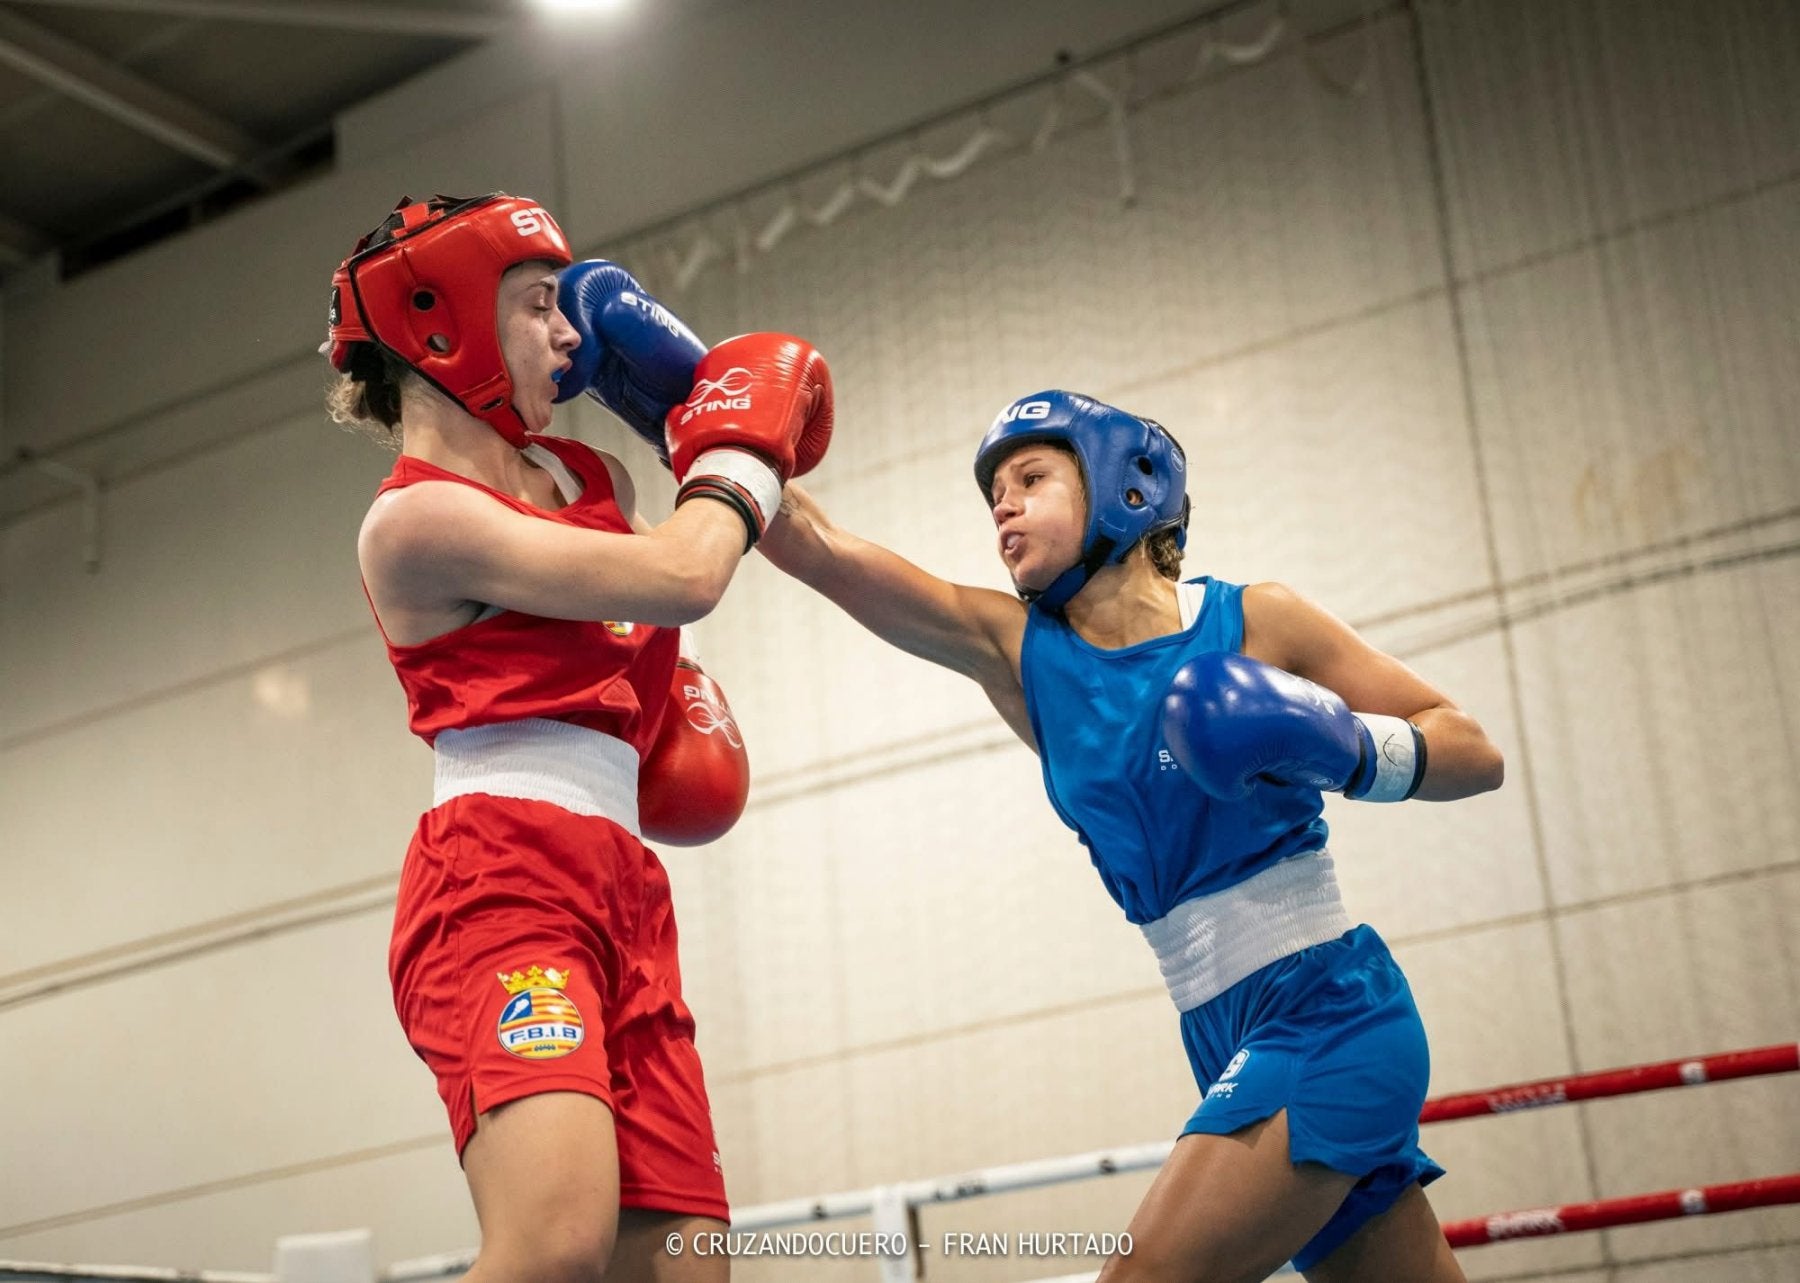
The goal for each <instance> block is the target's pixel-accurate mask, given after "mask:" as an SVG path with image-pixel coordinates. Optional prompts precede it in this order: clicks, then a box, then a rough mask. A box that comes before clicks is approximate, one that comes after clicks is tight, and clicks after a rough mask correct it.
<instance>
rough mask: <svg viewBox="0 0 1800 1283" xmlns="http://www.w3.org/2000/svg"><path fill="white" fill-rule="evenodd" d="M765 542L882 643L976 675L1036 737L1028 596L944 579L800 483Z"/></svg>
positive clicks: (766, 549) (772, 554) (1015, 724)
mask: <svg viewBox="0 0 1800 1283" xmlns="http://www.w3.org/2000/svg"><path fill="white" fill-rule="evenodd" d="M758 547H759V548H761V549H762V553H763V555H764V556H765V557H767V558H768V559H769V560H770V561H772V562H774V563H775V565H776V566H778V567H779V568H780V569H782V570H783V571H785V572H786V573H788V574H790V575H792V576H793V577H794V578H795V579H798V580H799V581H800V582H801V583H804V584H806V585H807V586H808V587H810V588H813V589H815V590H816V591H818V592H819V593H821V594H822V595H823V596H825V597H827V598H829V599H830V600H831V601H834V602H836V603H837V604H838V605H839V606H840V607H842V608H843V609H844V611H845V612H846V613H848V614H849V615H850V617H851V618H853V619H855V620H856V622H857V623H859V624H861V625H862V626H863V627H865V628H867V629H868V630H869V631H870V632H872V633H874V634H875V635H876V636H877V637H880V638H881V639H882V640H883V641H885V642H888V643H889V644H891V645H893V646H897V647H899V648H900V649H901V650H903V651H906V652H907V653H908V654H910V655H917V656H918V657H919V658H921V659H928V660H930V661H931V662H932V663H934V664H938V665H940V666H942V667H944V668H948V669H950V670H951V671H953V672H958V673H961V674H963V675H964V676H966V677H970V678H973V679H974V680H975V681H976V682H978V683H979V684H980V686H981V688H982V690H983V691H985V692H986V693H987V697H988V699H989V700H991V701H992V702H993V705H994V707H995V708H996V709H997V710H998V711H999V713H1000V715H1001V716H1002V717H1004V718H1005V719H1006V722H1007V724H1008V725H1009V726H1011V727H1012V729H1013V730H1014V731H1015V732H1017V733H1018V735H1019V738H1021V739H1022V740H1024V741H1025V742H1026V743H1027V744H1031V743H1032V736H1031V725H1030V719H1029V718H1028V717H1027V716H1026V713H1025V698H1024V692H1023V690H1022V689H1021V687H1020V685H1019V647H1020V644H1021V643H1022V641H1023V639H1024V636H1025V605H1024V603H1023V602H1021V601H1019V600H1018V599H1017V598H1016V597H1009V596H1007V595H1006V594H1005V593H1001V592H995V591H994V590H993V589H991V588H972V587H969V586H967V585H965V584H953V583H950V582H948V581H947V580H943V579H939V578H938V577H937V576H936V575H933V574H931V573H930V572H928V571H925V570H922V569H920V568H919V567H918V566H915V565H913V563H912V562H910V561H908V560H906V558H904V557H902V556H900V555H899V554H898V553H894V552H891V551H889V550H888V549H886V548H883V547H882V546H881V545H880V544H875V543H870V542H869V541H868V540H867V539H863V538H861V537H859V536H857V535H853V534H851V533H850V532H849V531H847V530H844V529H842V528H841V527H839V526H837V525H835V524H833V523H832V521H831V519H830V518H829V517H827V516H826V515H825V511H824V509H822V508H820V507H819V505H818V502H817V501H816V500H814V499H813V497H812V496H811V495H809V494H807V493H806V491H805V490H803V489H801V488H800V487H799V486H797V485H795V484H793V483H792V482H789V483H788V485H787V486H786V488H785V489H784V490H783V491H782V497H781V517H780V519H779V520H777V521H775V522H774V523H773V524H771V525H770V527H769V530H768V533H767V534H765V535H764V536H763V541H762V543H760V544H759V545H758Z"/></svg>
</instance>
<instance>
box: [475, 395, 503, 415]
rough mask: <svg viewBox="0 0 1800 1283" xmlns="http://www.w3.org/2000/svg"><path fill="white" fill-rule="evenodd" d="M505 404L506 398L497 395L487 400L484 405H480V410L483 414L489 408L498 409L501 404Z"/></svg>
mask: <svg viewBox="0 0 1800 1283" xmlns="http://www.w3.org/2000/svg"><path fill="white" fill-rule="evenodd" d="M505 404H506V398H505V397H503V396H497V397H495V398H494V399H493V400H492V401H489V402H488V403H487V404H486V405H484V406H482V407H481V412H482V413H483V414H486V413H487V412H488V411H489V410H498V409H499V408H500V407H501V406H503V405H505Z"/></svg>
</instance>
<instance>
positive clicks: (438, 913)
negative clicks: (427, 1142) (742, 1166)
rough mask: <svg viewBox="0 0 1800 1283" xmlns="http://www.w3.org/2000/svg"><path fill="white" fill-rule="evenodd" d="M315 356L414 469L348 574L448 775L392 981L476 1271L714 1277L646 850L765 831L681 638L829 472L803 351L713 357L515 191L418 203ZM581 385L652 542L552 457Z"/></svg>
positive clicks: (769, 345) (621, 506)
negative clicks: (438, 1125)
mask: <svg viewBox="0 0 1800 1283" xmlns="http://www.w3.org/2000/svg"><path fill="white" fill-rule="evenodd" d="M323 350H324V351H325V352H326V353H327V355H328V356H329V358H330V360H331V364H332V366H333V367H334V368H335V369H336V370H337V371H338V372H339V374H340V375H341V377H340V379H339V381H338V383H337V384H336V385H335V386H334V387H333V389H332V392H331V394H330V406H331V409H332V413H333V416H334V417H335V418H337V419H339V420H340V421H344V422H357V423H360V424H364V425H367V426H368V427H370V428H371V429H372V430H374V431H376V432H377V433H379V434H383V435H385V436H386V437H387V438H388V439H389V440H390V441H392V442H393V443H395V444H397V445H398V447H399V450H400V457H399V459H398V461H397V462H396V463H395V466H394V470H393V473H392V475H391V476H389V477H388V479H387V480H386V481H385V482H383V484H382V485H381V487H380V490H379V491H378V493H377V496H376V498H375V501H374V503H373V504H372V505H371V507H370V509H369V512H368V516H367V517H366V518H365V519H364V521H363V525H362V530H361V534H360V537H359V539H358V544H357V551H358V557H359V560H360V563H361V568H362V575H363V586H364V590H365V591H366V593H367V595H368V598H369V604H370V606H371V608H372V609H373V611H374V613H375V618H376V623H377V625H378V627H379V628H380V630H381V634H382V637H383V639H384V640H385V642H386V644H387V650H388V656H389V658H390V660H391V661H392V662H393V665H394V670H395V672H396V673H397V674H398V676H399V678H400V684H401V686H402V688H403V689H404V690H405V692H406V698H407V705H408V710H409V714H410V723H411V727H412V730H413V731H414V733H416V734H417V735H419V736H420V737H421V738H422V739H424V740H425V741H426V742H427V743H428V744H430V745H431V746H432V749H433V752H434V755H435V759H436V777H435V791H434V798H433V805H432V807H431V809H430V810H429V811H427V812H426V813H425V814H424V815H423V816H422V817H421V818H420V821H419V826H418V829H417V831H416V833H415V834H414V837H413V841H412V844H411V846H410V848H409V849H408V852H407V856H406V863H405V866H404V869H403V871H402V874H401V879H400V892H399V902H398V905H397V908H396V913H395V921H394V934H393V941H392V945H391V948H390V951H389V972H390V975H391V977H392V980H393V985H394V999H395V1007H396V1009H397V1011H398V1012H399V1015H400V1020H401V1024H402V1025H403V1026H404V1028H405V1030H406V1034H407V1038H408V1040H409V1041H410V1042H411V1043H412V1045H413V1047H414V1049H415V1050H416V1051H417V1052H418V1054H419V1056H420V1057H421V1058H422V1059H423V1060H424V1061H425V1063H426V1064H427V1065H429V1066H430V1067H431V1069H432V1072H433V1073H434V1074H436V1076H437V1080H438V1090H439V1093H440V1094H441V1095H442V1097H443V1099H444V1103H445V1106H446V1107H447V1108H448V1110H449V1115H450V1123H451V1128H452V1130H453V1132H454V1135H455V1139H456V1146H457V1151H458V1154H459V1155H460V1157H461V1160H462V1165H463V1170H464V1173H465V1176H466V1178H467V1180H468V1183H469V1189H470V1193H471V1195H472V1196H473V1198H474V1202H475V1210H476V1214H477V1216H478V1218H479V1220H480V1223H481V1249H480V1254H479V1256H478V1258H477V1260H476V1262H475V1264H474V1267H473V1268H472V1269H471V1270H470V1271H469V1273H468V1274H467V1275H466V1278H467V1279H469V1280H470V1283H562V1281H565V1280H566V1281H568V1283H577V1281H579V1283H591V1281H593V1280H599V1279H603V1278H604V1279H609V1280H654V1281H655V1283H718V1281H719V1280H723V1279H725V1278H726V1277H727V1274H728V1269H729V1267H728V1263H727V1262H726V1261H725V1260H724V1259H723V1258H721V1257H718V1256H706V1257H701V1256H696V1255H694V1254H692V1253H689V1254H684V1255H681V1256H671V1255H670V1254H668V1253H667V1252H665V1251H664V1249H663V1242H664V1240H665V1238H666V1237H667V1236H668V1235H669V1234H670V1233H674V1232H688V1233H691V1232H693V1231H694V1230H704V1229H720V1228H723V1223H724V1221H725V1220H726V1218H727V1215H728V1212H727V1206H726V1201H725V1187H724V1177H723V1175H722V1170H721V1166H720V1160H719V1155H718V1152H717V1144H716V1141H715V1140H714V1135H713V1127H712V1120H711V1114H710V1109H709V1106H708V1104H707V1097H706V1086H705V1083H704V1081H703V1078H702V1075H701V1068H700V1061H699V1057H698V1054H697V1053H696V1051H695V1046H694V1020H693V1016H692V1015H691V1013H690V1012H689V1010H688V1007H687V1005H686V1003H685V1002H684V1001H683V998H682V992H681V972H680V968H679V965H678V962H677V957H676V932H675V923H674V919H673V916H672V912H671V907H670V900H669V882H668V878H667V876H666V874H665V873H664V871H663V868H662V866H661V864H660V863H659V862H658V860H657V858H656V856H655V855H654V854H653V853H652V852H651V851H650V850H649V849H648V848H646V847H645V845H644V843H643V840H642V839H643V837H644V836H645V835H646V834H648V835H649V836H650V837H652V838H653V839H654V838H658V837H661V836H667V837H670V838H673V839H674V840H685V841H693V840H697V839H703V838H705V837H708V836H716V834H717V832H719V831H721V830H722V828H723V827H726V826H728V825H729V824H730V822H731V820H733V819H735V818H736V813H737V809H738V808H740V807H741V806H742V802H743V794H744V784H745V782H746V778H747V777H746V776H745V770H746V767H745V761H744V758H743V754H742V749H741V741H739V740H738V739H737V737H736V732H735V727H734V726H732V724H731V722H730V714H729V710H728V709H726V708H725V707H724V705H723V702H722V700H721V699H719V698H717V697H716V694H715V690H714V688H712V687H711V686H710V683H709V682H708V681H707V680H706V679H705V678H704V677H703V676H702V675H700V674H699V673H698V671H697V669H696V668H695V667H694V666H693V664H692V663H691V662H689V661H686V660H680V659H679V655H678V652H679V650H680V638H679V629H680V626H681V625H683V624H686V623H689V622H691V621H693V620H695V619H697V618H699V617H701V616H703V615H705V614H706V613H707V612H708V611H710V610H711V609H712V608H713V606H714V605H716V604H717V602H718V601H719V598H720V596H721V594H723V592H724V591H725V588H726V586H727V584H728V583H729V582H730V580H731V577H732V574H733V572H734V571H735V570H736V568H737V565H738V562H739V561H740V560H741V558H742V557H743V556H744V554H745V553H746V552H747V551H748V550H749V549H750V547H752V546H753V545H754V544H755V542H756V540H757V538H758V537H759V536H760V535H761V533H762V531H763V529H764V528H765V527H766V526H767V524H768V522H769V520H770V519H771V518H772V516H773V515H774V513H775V512H776V509H777V505H778V502H779V496H780V489H781V485H782V483H783V482H784V481H785V480H786V479H787V478H789V477H792V476H796V475H799V474H801V473H803V472H806V471H807V470H809V469H810V468H811V467H813V466H814V465H815V464H816V463H817V462H818V461H819V458H820V457H821V455H822V454H823V453H824V449H825V446H826V444H827V442H828V440H829V438H830V430H831V382H830V375H829V372H828V371H827V369H826V367H825V364H824V361H823V359H822V358H820V357H819V355H818V353H817V352H816V351H814V350H813V349H812V348H811V347H810V346H809V345H807V344H805V343H803V342H801V341H800V340H798V339H792V338H789V337H787V336H784V335H775V334H750V335H745V336H743V337H741V338H738V339H733V340H731V341H730V342H728V343H725V344H721V345H720V346H719V347H717V348H714V349H713V350H712V351H710V352H708V351H706V350H705V349H704V347H703V345H702V344H701V343H700V342H699V340H698V339H696V338H695V337H694V335H693V334H692V333H691V332H690V331H688V330H687V329H686V328H685V327H683V326H682V325H681V324H680V322H678V321H675V320H674V319H673V318H672V317H670V316H669V315H668V314H667V313H666V312H664V311H663V310H662V309H661V308H660V307H659V306H657V304H656V303H655V302H654V300H651V299H649V298H648V297H646V296H645V295H644V294H643V292H642V290H641V289H639V288H638V287H637V283H636V282H635V281H633V280H632V279H631V277H630V276H629V275H628V274H626V273H625V272H624V271H623V270H622V269H620V268H618V267H616V266H614V265H613V264H610V263H604V262H589V263H581V264H574V265H571V264H570V255H569V251H568V247H567V244H566V242H565V241H564V239H563V235H562V232H561V230H560V229H559V228H558V227H557V225H556V223H555V221H554V220H553V219H552V218H551V217H550V215H549V214H547V213H546V212H545V211H544V210H543V209H542V208H540V207H539V206H537V205H536V204H535V203H534V202H532V201H529V200H525V199H520V198H516V197H512V196H507V195H504V194H498V193H496V194H494V195H490V196H484V197H478V198H475V199H472V200H453V199H449V198H445V197H437V198H434V199H433V200H430V201H416V202H415V201H410V200H403V201H402V202H401V203H400V205H399V206H398V207H397V208H396V209H395V211H394V212H393V214H391V215H390V216H389V217H388V218H387V219H386V220H384V221H383V222H382V224H381V225H380V226H379V227H377V228H376V229H375V230H374V231H373V232H371V233H369V234H368V235H367V236H365V237H363V239H362V240H361V241H360V242H359V243H358V245H357V247H356V249H355V250H354V251H353V252H352V253H351V255H350V257H348V258H347V259H345V260H344V263H343V264H342V265H341V266H340V267H339V268H338V271H337V273H336V275H335V276H334V277H333V280H332V301H331V313H330V326H329V335H328V338H327V342H326V345H325V348H324V349H323ZM582 391H588V392H590V393H592V394H593V395H594V396H595V397H596V398H597V399H599V400H601V401H602V402H603V403H604V404H606V405H607V406H608V407H609V408H611V409H613V410H614V411H615V412H616V413H618V414H619V416H620V417H621V418H623V419H624V420H625V421H626V422H627V423H628V424H630V425H631V426H632V427H633V428H634V429H636V430H637V431H638V432H639V433H640V434H641V435H643V436H645V438H646V439H647V440H649V441H650V442H651V444H652V445H653V446H654V447H655V448H656V449H657V451H658V453H659V455H661V456H662V457H663V458H664V459H665V461H666V462H668V463H669V464H671V465H672V467H673V470H674V472H675V474H676V477H677V480H678V481H679V483H680V486H679V490H678V492H677V499H676V507H675V511H674V513H673V514H672V515H671V516H670V517H669V519H668V520H667V521H665V522H663V523H662V524H661V525H658V526H655V527H652V526H650V525H649V524H648V523H646V522H645V521H644V520H643V519H642V518H641V517H640V516H638V515H637V513H636V512H635V503H634V498H633V495H634V491H633V488H632V483H631V479H630V476H629V474H627V473H626V471H625V469H624V468H623V466H622V465H620V463H619V462H618V460H616V459H614V458H612V457H611V456H609V455H604V454H601V453H599V452H597V451H595V450H593V449H591V448H589V447H588V446H586V445H583V444H582V443H580V442H578V441H574V440H569V439H565V438H559V437H554V436H546V435H541V434H542V433H543V431H544V429H546V428H547V427H548V426H549V425H550V421H551V416H552V411H553V407H554V404H555V403H556V402H557V401H561V400H566V399H568V398H569V397H571V396H574V395H576V394H578V393H580V392H582ZM690 392H691V394H692V395H691V396H690ZM665 420H666V424H665ZM693 500H708V501H709V502H692V501H693ZM690 706H691V707H690ZM690 713H695V714H700V715H696V716H689V714H690ZM646 763H648V764H650V765H649V766H648V767H646ZM708 808H711V809H712V813H706V812H707V809H708Z"/></svg>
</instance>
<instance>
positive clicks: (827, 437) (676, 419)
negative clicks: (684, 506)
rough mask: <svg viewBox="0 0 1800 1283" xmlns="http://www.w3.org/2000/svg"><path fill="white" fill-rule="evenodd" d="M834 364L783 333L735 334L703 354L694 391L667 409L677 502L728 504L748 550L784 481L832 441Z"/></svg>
mask: <svg viewBox="0 0 1800 1283" xmlns="http://www.w3.org/2000/svg"><path fill="white" fill-rule="evenodd" d="M831 425H832V399H831V369H830V367H829V366H827V365H826V364H825V358H824V357H822V356H820V355H819V352H818V349H817V348H815V347H813V345H812V344H810V343H808V342H806V341H805V340H804V339H797V338H794V337H792V336H791V335H787V334H740V335H739V336H738V337H737V338H734V339H727V340H725V342H723V343H721V344H719V345H718V346H717V347H715V348H713V349H712V350H711V351H710V352H708V353H707V354H706V355H705V356H704V357H702V358H701V359H700V364H699V365H698V367H696V369H695V370H694V390H693V391H692V392H691V393H690V394H689V395H688V399H687V401H686V402H685V403H684V404H682V405H678V406H676V407H675V408H674V409H672V410H670V411H669V416H668V418H667V419H666V420H665V421H664V427H665V430H666V434H667V437H668V444H669V461H670V465H671V467H673V469H674V472H675V479H676V480H677V481H679V482H680V483H681V488H680V489H679V490H678V491H676V494H675V502H676V503H677V504H681V503H685V502H686V501H687V500H689V499H692V498H695V497H704V498H708V499H716V500H718V501H720V502H722V503H725V504H728V505H730V506H731V507H732V509H733V510H735V511H736V512H737V514H738V515H739V516H740V517H742V518H743V521H744V527H745V531H746V534H747V538H746V541H745V547H746V548H748V547H749V546H750V545H752V544H754V543H755V542H756V541H757V539H759V538H761V536H762V532H763V531H764V530H766V529H768V526H769V522H771V521H773V520H774V519H775V513H776V511H777V510H778V509H779V508H780V506H781V485H782V482H784V481H787V480H788V479H789V478H791V477H797V476H800V475H802V474H804V473H807V472H810V471H811V470H812V469H813V468H815V467H817V466H818V464H819V460H820V459H822V458H824V457H825V447H826V446H827V445H829V444H830V442H831Z"/></svg>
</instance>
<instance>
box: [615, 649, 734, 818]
mask: <svg viewBox="0 0 1800 1283" xmlns="http://www.w3.org/2000/svg"><path fill="white" fill-rule="evenodd" d="M749 796H750V756H749V754H748V753H746V752H745V751H744V737H743V735H742V734H741V733H740V732H739V731H738V724H737V719H736V718H735V717H733V716H732V715H731V706H730V705H729V704H727V703H726V702H725V693H724V692H723V691H721V690H720V689H719V684H718V683H717V682H715V681H713V679H712V678H710V677H708V676H707V675H706V674H705V673H704V672H702V671H701V668H700V661H699V660H697V659H695V658H694V656H693V652H692V650H691V648H690V644H689V634H688V630H687V629H685V628H684V629H682V630H681V658H680V659H678V660H676V662H675V678H674V680H673V681H672V682H671V683H670V685H669V707H668V708H667V709H665V710H664V711H663V721H662V727H661V729H660V730H658V731H657V733H656V743H654V744H652V745H651V746H650V752H649V754H648V755H647V756H646V757H645V758H644V764H643V766H642V768H641V769H640V770H639V771H638V823H639V825H640V826H641V827H642V828H643V830H644V837H645V838H646V839H647V840H649V841H651V842H654V843H658V844H662V845H668V846H702V845H704V844H705V843H708V842H713V841H716V840H718V839H719V838H721V837H723V836H724V835H725V833H726V831H727V830H729V829H730V828H731V826H732V825H733V824H736V823H737V818H738V816H740V815H742V814H743V813H744V802H745V800H746V799H747V798H748V797H749Z"/></svg>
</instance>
